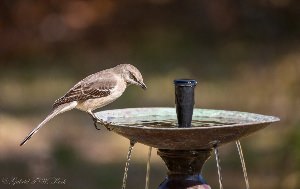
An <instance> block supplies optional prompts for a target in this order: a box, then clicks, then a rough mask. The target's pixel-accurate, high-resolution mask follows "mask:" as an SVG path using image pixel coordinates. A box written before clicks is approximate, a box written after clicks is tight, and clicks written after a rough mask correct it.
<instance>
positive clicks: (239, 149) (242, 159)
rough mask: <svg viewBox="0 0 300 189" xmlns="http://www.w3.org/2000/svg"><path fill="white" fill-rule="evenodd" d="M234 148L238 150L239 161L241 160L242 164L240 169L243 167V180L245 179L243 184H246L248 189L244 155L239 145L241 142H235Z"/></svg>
mask: <svg viewBox="0 0 300 189" xmlns="http://www.w3.org/2000/svg"><path fill="white" fill-rule="evenodd" d="M236 147H237V149H238V152H239V155H240V159H241V164H242V167H243V173H244V178H245V182H246V188H247V189H250V185H249V180H248V175H247V169H246V164H245V159H244V155H243V151H242V145H241V142H240V141H239V140H237V141H236Z"/></svg>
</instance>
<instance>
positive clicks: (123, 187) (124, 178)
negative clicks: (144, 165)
mask: <svg viewBox="0 0 300 189" xmlns="http://www.w3.org/2000/svg"><path fill="white" fill-rule="evenodd" d="M134 144H135V142H133V141H130V146H129V150H128V154H127V160H126V163H125V169H124V176H123V182H122V189H125V188H126V183H127V175H128V169H129V162H130V159H131V154H132V150H133V147H134Z"/></svg>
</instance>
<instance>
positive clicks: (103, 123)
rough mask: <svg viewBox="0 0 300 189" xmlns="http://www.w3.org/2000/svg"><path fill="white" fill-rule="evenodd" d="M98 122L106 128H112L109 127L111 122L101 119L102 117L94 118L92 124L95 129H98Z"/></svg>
mask: <svg viewBox="0 0 300 189" xmlns="http://www.w3.org/2000/svg"><path fill="white" fill-rule="evenodd" d="M98 124H100V125H103V126H104V127H105V128H106V129H107V130H109V131H111V130H113V129H112V128H111V127H109V126H110V125H111V122H107V121H103V120H102V119H100V120H99V119H94V126H95V128H96V129H97V130H100V128H99V127H98Z"/></svg>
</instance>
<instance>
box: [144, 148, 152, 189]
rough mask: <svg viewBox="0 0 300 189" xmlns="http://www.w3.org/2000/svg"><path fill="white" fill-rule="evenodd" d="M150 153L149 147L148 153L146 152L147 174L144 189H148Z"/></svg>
mask: <svg viewBox="0 0 300 189" xmlns="http://www.w3.org/2000/svg"><path fill="white" fill-rule="evenodd" d="M151 152H152V147H151V146H150V147H149V151H148V161H147V172H146V184H145V189H149V181H150V163H151Z"/></svg>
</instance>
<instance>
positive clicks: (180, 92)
mask: <svg viewBox="0 0 300 189" xmlns="http://www.w3.org/2000/svg"><path fill="white" fill-rule="evenodd" d="M174 85H175V104H176V113H177V121H178V127H191V123H192V117H193V109H194V104H195V99H194V89H195V86H196V85H197V81H196V80H192V79H177V80H174Z"/></svg>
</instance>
